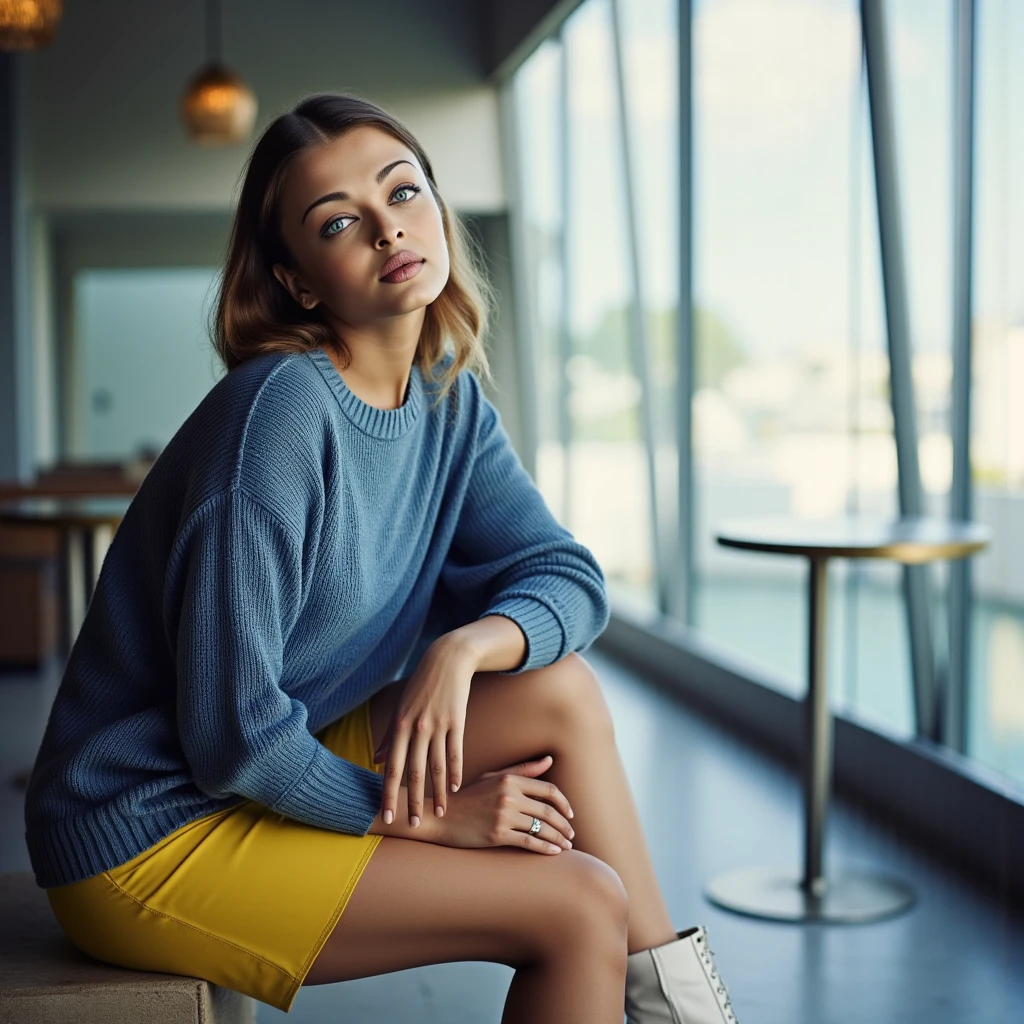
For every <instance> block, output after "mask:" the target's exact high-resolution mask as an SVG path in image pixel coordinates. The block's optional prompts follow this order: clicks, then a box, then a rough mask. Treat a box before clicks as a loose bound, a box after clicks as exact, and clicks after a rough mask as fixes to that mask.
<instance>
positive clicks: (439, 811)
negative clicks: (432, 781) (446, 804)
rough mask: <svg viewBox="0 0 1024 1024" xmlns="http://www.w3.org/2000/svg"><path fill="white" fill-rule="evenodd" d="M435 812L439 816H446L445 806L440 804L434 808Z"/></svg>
mask: <svg viewBox="0 0 1024 1024" xmlns="http://www.w3.org/2000/svg"><path fill="white" fill-rule="evenodd" d="M434 813H435V814H436V815H437V816H438V817H439V818H443V817H444V808H443V807H442V806H441V805H440V804H438V805H437V807H435V808H434Z"/></svg>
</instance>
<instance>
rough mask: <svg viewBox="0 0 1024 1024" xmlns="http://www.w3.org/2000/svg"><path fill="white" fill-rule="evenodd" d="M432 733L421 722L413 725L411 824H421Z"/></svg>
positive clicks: (410, 794)
mask: <svg viewBox="0 0 1024 1024" xmlns="http://www.w3.org/2000/svg"><path fill="white" fill-rule="evenodd" d="M431 735H432V734H431V733H428V732H426V731H425V729H424V728H422V727H421V726H420V724H419V723H416V725H414V726H413V734H412V742H411V743H410V744H409V758H408V763H407V764H406V772H407V773H408V776H409V824H410V825H412V827H413V828H417V827H418V826H419V823H420V820H421V818H422V816H423V783H424V782H425V778H426V765H427V753H428V752H429V750H430V740H431Z"/></svg>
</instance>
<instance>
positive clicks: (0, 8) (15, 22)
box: [0, 0, 62, 50]
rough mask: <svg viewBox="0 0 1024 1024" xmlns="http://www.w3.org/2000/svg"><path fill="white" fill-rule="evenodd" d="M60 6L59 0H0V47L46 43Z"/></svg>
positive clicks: (31, 46)
mask: <svg viewBox="0 0 1024 1024" xmlns="http://www.w3.org/2000/svg"><path fill="white" fill-rule="evenodd" d="M61 7H62V4H61V0H0V50H41V49H42V48H43V47H44V46H49V45H50V43H51V42H53V34H54V32H56V31H57V23H58V22H59V21H60V15H61Z"/></svg>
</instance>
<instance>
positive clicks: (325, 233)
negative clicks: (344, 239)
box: [321, 217, 355, 238]
mask: <svg viewBox="0 0 1024 1024" xmlns="http://www.w3.org/2000/svg"><path fill="white" fill-rule="evenodd" d="M343 220H355V217H335V218H334V220H331V221H328V222H327V223H326V224H325V225H324V229H323V231H322V232H321V234H322V235H323V237H324V238H331V237H332V236H333V235H338V234H340V233H341V232H342V231H344V230H345V229H344V228H340V229H339V230H338V231H332V230H331V229H332V228H333V227H334V226H335V225H337V224H340V223H341V222H342V221H343Z"/></svg>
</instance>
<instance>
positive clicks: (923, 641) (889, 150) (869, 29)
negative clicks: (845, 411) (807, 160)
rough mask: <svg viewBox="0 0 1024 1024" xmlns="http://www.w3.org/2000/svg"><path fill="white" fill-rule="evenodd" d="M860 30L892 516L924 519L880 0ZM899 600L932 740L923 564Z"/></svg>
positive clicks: (865, 11)
mask: <svg viewBox="0 0 1024 1024" xmlns="http://www.w3.org/2000/svg"><path fill="white" fill-rule="evenodd" d="M861 28H862V31H863V34H864V55H865V63H866V66H867V80H868V107H869V110H870V113H871V142H872V149H873V155H874V164H875V194H876V200H877V205H878V238H879V244H880V249H881V257H882V285H883V294H884V298H885V323H886V336H887V339H888V343H889V381H890V391H891V400H892V415H893V434H894V436H895V439H896V464H897V469H898V484H899V486H898V491H899V500H900V515H901V516H902V517H907V518H916V517H919V516H922V515H923V514H924V494H923V492H922V489H921V472H920V468H919V465H918V448H917V412H916V409H915V400H914V381H913V374H912V370H911V351H910V311H909V308H908V302H907V281H906V268H905V266H904V251H903V225H902V214H901V210H900V202H899V174H898V170H897V162H896V130H895V126H894V123H893V110H892V97H891V92H890V85H891V82H890V71H889V57H888V53H887V48H888V43H887V39H886V31H885V21H884V11H883V9H882V4H881V0H861ZM903 595H904V604H905V607H906V614H907V630H908V633H909V636H910V663H911V667H912V671H913V681H914V714H915V727H916V732H917V735H918V736H924V737H927V738H928V739H931V740H934V741H936V742H938V741H939V714H938V700H937V699H936V685H935V649H934V645H933V641H932V621H931V616H932V600H931V573H930V572H929V567H928V566H927V565H906V566H904V567H903Z"/></svg>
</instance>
